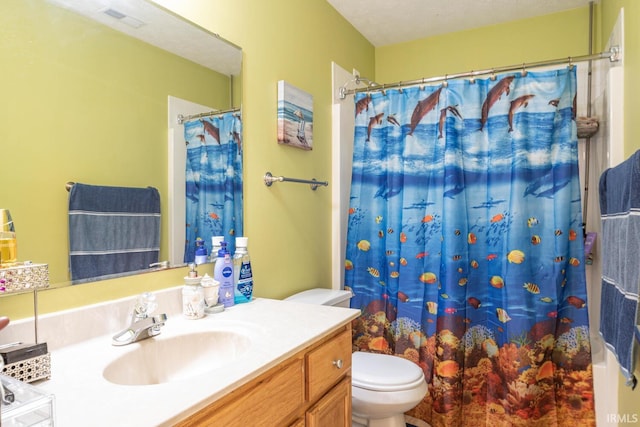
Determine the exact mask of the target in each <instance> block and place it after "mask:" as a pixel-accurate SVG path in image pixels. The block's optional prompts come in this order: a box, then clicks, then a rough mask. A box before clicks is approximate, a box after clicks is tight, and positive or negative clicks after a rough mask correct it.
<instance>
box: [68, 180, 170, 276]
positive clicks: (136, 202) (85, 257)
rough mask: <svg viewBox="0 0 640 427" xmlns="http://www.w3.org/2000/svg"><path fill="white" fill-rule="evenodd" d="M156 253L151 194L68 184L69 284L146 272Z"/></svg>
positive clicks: (156, 201) (155, 200)
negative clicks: (108, 276)
mask: <svg viewBox="0 0 640 427" xmlns="http://www.w3.org/2000/svg"><path fill="white" fill-rule="evenodd" d="M159 251H160V194H159V192H158V190H157V189H155V188H153V187H147V188H128V187H105V186H96V185H86V184H74V185H73V187H72V188H71V190H70V193H69V255H70V256H69V264H70V270H71V280H73V281H74V282H75V281H78V280H82V279H87V278H91V277H97V276H105V275H111V274H118V273H124V272H128V271H135V270H144V269H148V268H149V264H151V263H154V262H158V256H159Z"/></svg>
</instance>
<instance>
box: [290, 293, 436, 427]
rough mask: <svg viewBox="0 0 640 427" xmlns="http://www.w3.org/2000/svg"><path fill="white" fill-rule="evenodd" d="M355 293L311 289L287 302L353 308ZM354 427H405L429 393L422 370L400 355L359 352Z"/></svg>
mask: <svg viewBox="0 0 640 427" xmlns="http://www.w3.org/2000/svg"><path fill="white" fill-rule="evenodd" d="M351 296H352V293H351V291H341V290H340V291H338V290H331V289H320V288H317V289H311V290H308V291H304V292H300V293H298V294H295V295H292V296H290V297H288V298H285V300H288V301H296V302H302V303H308V304H320V305H332V306H336V307H349V300H350V299H351ZM351 382H352V386H351V394H352V401H351V403H352V412H353V425H354V426H368V427H405V425H406V424H405V420H404V413H405V412H406V411H408V410H410V409H412V408H414V407H415V406H416V405H417V404H418V403H420V401H421V400H422V398H424V396H425V395H426V394H427V382H426V381H425V379H424V373H423V372H422V369H420V367H419V366H418V365H416V364H415V363H413V362H411V361H409V360H406V359H403V358H401V357H398V356H391V355H387V354H377V353H366V352H360V351H357V352H355V353H353V356H352V369H351Z"/></svg>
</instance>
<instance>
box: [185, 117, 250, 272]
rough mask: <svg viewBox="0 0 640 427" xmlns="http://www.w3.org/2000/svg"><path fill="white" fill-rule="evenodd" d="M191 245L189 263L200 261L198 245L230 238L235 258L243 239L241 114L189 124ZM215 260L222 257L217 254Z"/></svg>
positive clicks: (188, 224)
mask: <svg viewBox="0 0 640 427" xmlns="http://www.w3.org/2000/svg"><path fill="white" fill-rule="evenodd" d="M184 139H185V143H186V145H187V161H186V241H185V251H184V262H186V263H191V262H193V261H194V259H195V248H196V245H195V241H196V239H197V238H201V239H203V240H204V242H205V245H206V247H207V253H208V254H209V255H211V237H212V236H224V238H225V239H224V240H225V241H226V242H227V243H228V245H227V248H228V249H229V251H230V252H231V253H233V252H234V248H235V236H242V224H243V211H242V204H243V201H242V120H241V117H240V113H239V112H228V113H224V114H220V115H215V116H210V117H205V118H200V119H196V120H191V121H188V122H185V124H184ZM213 256H214V257H215V256H216V254H213Z"/></svg>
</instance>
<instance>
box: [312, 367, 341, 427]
mask: <svg viewBox="0 0 640 427" xmlns="http://www.w3.org/2000/svg"><path fill="white" fill-rule="evenodd" d="M306 421H307V424H306V427H327V426H331V427H350V426H351V378H350V377H345V378H343V379H342V381H341V382H340V383H339V384H338V385H336V386H335V387H334V388H333V389H331V391H329V392H328V393H327V394H326V395H324V396H323V397H322V399H320V400H319V401H318V402H317V403H316V404H315V405H313V406H312V407H311V408H309V410H308V411H307V414H306Z"/></svg>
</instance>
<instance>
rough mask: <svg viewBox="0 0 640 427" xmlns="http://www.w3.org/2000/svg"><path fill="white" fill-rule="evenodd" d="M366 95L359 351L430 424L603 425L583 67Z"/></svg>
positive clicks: (361, 145)
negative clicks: (581, 156)
mask: <svg viewBox="0 0 640 427" xmlns="http://www.w3.org/2000/svg"><path fill="white" fill-rule="evenodd" d="M495 77H496V78H495V79H492V78H487V79H476V80H475V81H466V80H454V81H450V82H448V83H446V84H444V85H442V86H439V87H429V86H427V87H419V86H415V87H409V88H403V89H397V90H386V91H379V92H371V93H359V94H357V95H356V97H355V114H356V125H355V143H354V144H355V145H354V156H353V172H352V174H353V177H352V186H351V199H350V208H349V223H348V233H347V256H346V258H347V259H346V261H345V269H346V271H345V284H346V286H347V287H349V288H351V289H352V291H353V292H354V293H355V296H354V298H353V299H352V303H351V304H352V307H354V308H359V309H360V310H361V312H362V315H361V316H360V317H359V318H358V319H357V320H355V321H354V337H353V343H354V349H355V350H359V351H369V352H378V353H387V354H396V355H398V356H401V357H404V358H407V359H409V360H411V361H413V362H415V363H417V364H418V365H419V366H420V367H422V369H423V371H424V373H425V377H426V380H427V382H428V385H429V391H428V393H427V396H426V397H425V398H424V400H423V401H422V402H421V403H420V404H419V405H418V406H417V407H416V408H414V409H413V410H412V411H410V413H409V414H408V415H409V416H410V418H409V419H410V420H414V421H416V422H415V423H412V424H420V422H419V420H423V421H425V422H428V423H429V424H430V425H432V426H434V427H435V426H452V427H459V426H474V427H477V426H492V427H493V426H569V425H570V426H574V427H575V426H593V425H595V417H594V410H593V408H594V402H593V384H592V374H591V351H590V344H589V330H588V327H589V326H588V318H587V308H586V284H585V272H584V244H583V231H582V214H581V205H580V186H579V179H578V158H577V137H576V125H575V99H576V98H575V95H576V73H575V69H574V68H573V67H572V68H571V69H569V68H567V69H560V70H554V71H545V72H528V73H525V72H523V73H515V74H505V75H499V76H495Z"/></svg>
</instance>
